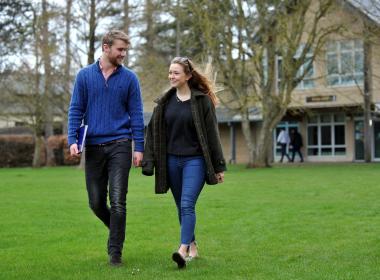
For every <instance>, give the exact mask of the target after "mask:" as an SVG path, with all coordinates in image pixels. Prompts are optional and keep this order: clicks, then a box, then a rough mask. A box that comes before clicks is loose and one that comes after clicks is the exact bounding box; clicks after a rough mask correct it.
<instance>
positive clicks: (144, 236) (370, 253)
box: [0, 164, 380, 280]
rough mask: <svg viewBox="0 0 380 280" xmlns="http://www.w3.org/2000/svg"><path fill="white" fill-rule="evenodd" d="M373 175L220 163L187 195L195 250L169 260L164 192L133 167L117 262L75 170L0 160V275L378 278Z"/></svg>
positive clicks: (170, 226)
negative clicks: (9, 165)
mask: <svg viewBox="0 0 380 280" xmlns="http://www.w3.org/2000/svg"><path fill="white" fill-rule="evenodd" d="M379 175H380V165H379V164H325V165H298V166H296V165H282V166H276V167H274V168H269V169H253V170H247V169H245V168H244V167H243V166H230V167H229V171H228V173H227V174H226V182H225V183H224V184H222V185H218V186H206V187H205V189H204V191H203V192H202V194H201V197H200V199H199V202H198V205H197V214H198V216H197V222H198V224H197V233H196V234H197V239H198V241H199V247H200V255H201V258H200V259H198V260H196V261H193V262H191V263H190V264H189V265H188V267H187V268H186V269H185V270H182V271H179V270H178V269H177V268H176V266H175V264H174V263H173V262H172V261H171V254H172V252H173V251H174V250H176V249H177V246H178V242H179V241H178V240H179V226H178V225H177V217H176V209H175V205H174V202H173V200H172V197H171V194H166V195H155V194H154V192H153V178H152V177H144V176H142V175H140V169H133V170H132V172H131V177H130V188H129V193H128V198H127V200H128V202H127V237H126V242H125V245H124V261H125V264H124V266H122V267H120V268H113V267H110V266H109V265H108V257H107V253H106V241H107V231H106V228H105V227H104V226H103V225H102V224H101V222H100V221H98V220H97V219H96V217H95V216H94V215H93V214H92V213H91V211H90V209H89V208H88V203H87V194H86V190H85V184H84V174H83V171H81V170H78V169H76V168H72V167H63V168H43V169H18V168H17V169H0V197H1V203H0V279H2V280H6V279H81V280H82V279H118V280H120V279H281V280H282V279H292V280H294V279H302V280H304V279H318V280H319V279H323V280H324V279H334V280H336V279H344V280H346V279H363V280H369V279H380V265H379V264H380V176H379Z"/></svg>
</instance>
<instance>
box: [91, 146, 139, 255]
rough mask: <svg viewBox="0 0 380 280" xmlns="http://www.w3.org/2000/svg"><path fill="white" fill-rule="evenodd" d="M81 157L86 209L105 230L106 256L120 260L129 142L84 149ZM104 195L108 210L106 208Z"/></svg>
mask: <svg viewBox="0 0 380 280" xmlns="http://www.w3.org/2000/svg"><path fill="white" fill-rule="evenodd" d="M85 155H86V185H87V193H88V198H89V204H90V208H91V209H92V211H94V213H95V215H96V216H97V217H98V218H99V219H100V220H101V221H102V222H103V223H104V224H105V225H106V226H107V227H108V228H109V239H108V245H107V246H108V254H109V255H120V256H121V253H122V250H123V243H124V239H125V226H126V197H127V192H128V177H129V170H130V168H131V163H132V144H131V141H126V142H119V143H113V144H109V145H105V146H99V145H98V146H87V147H86V153H85ZM107 186H108V188H107ZM108 193H109V201H110V206H111V207H110V208H109V207H108V206H107V194H108Z"/></svg>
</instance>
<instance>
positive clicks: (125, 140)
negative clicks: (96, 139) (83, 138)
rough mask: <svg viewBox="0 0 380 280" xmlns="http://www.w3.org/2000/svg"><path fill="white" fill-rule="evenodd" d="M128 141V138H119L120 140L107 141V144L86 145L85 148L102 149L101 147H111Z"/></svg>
mask: <svg viewBox="0 0 380 280" xmlns="http://www.w3.org/2000/svg"><path fill="white" fill-rule="evenodd" d="M129 141H131V139H129V138H121V139H116V140H112V141H109V142H106V143H100V144H93V145H86V146H89V147H103V146H108V145H112V144H115V143H122V142H129Z"/></svg>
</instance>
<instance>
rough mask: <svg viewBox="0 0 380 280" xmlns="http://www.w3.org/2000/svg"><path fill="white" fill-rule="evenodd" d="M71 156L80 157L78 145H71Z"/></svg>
mask: <svg viewBox="0 0 380 280" xmlns="http://www.w3.org/2000/svg"><path fill="white" fill-rule="evenodd" d="M70 155H71V156H72V157H77V158H78V157H80V153H79V150H78V145H77V144H71V146H70Z"/></svg>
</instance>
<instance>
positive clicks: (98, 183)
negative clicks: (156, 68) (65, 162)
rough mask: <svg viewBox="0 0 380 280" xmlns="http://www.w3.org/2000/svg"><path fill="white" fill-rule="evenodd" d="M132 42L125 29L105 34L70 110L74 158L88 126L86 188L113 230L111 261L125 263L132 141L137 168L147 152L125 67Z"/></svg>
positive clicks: (138, 101) (133, 79) (136, 96)
mask: <svg viewBox="0 0 380 280" xmlns="http://www.w3.org/2000/svg"><path fill="white" fill-rule="evenodd" d="M129 45H130V41H129V38H128V36H127V35H126V34H125V33H123V32H122V31H118V30H113V31H110V32H108V33H107V34H105V35H104V37H103V40H102V55H101V57H100V59H98V60H97V61H96V62H95V63H93V64H91V65H89V66H87V67H85V68H83V69H81V70H80V71H79V73H78V75H77V77H76V81H75V85H74V90H73V95H72V98H71V103H70V108H69V114H68V144H69V147H70V154H71V155H72V156H79V155H78V153H79V151H78V145H77V144H76V131H77V129H78V128H79V127H80V125H81V123H82V121H83V123H84V124H87V125H88V130H87V137H86V153H85V159H86V161H85V162H86V165H85V174H86V186H87V192H88V198H89V204H90V207H91V209H92V210H93V212H94V213H95V215H96V216H97V217H98V218H99V219H100V220H101V221H102V222H103V223H104V224H105V225H106V226H107V227H108V228H109V238H108V243H107V247H108V254H109V261H110V264H111V265H120V264H121V263H122V259H121V255H122V249H123V243H124V239H125V226H126V196H127V192H128V176H129V170H130V168H131V164H132V163H131V161H132V143H131V141H132V140H133V141H134V154H133V163H134V165H135V166H136V167H137V166H140V165H141V160H142V157H143V151H144V121H143V106H142V98H141V92H140V86H139V82H138V79H137V76H136V74H135V73H133V72H132V71H131V70H129V69H128V68H126V67H124V66H122V63H123V60H124V58H125V56H126V54H127V50H128V48H129ZM107 186H108V188H107ZM108 193H109V201H110V207H108V206H107V194H108Z"/></svg>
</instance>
